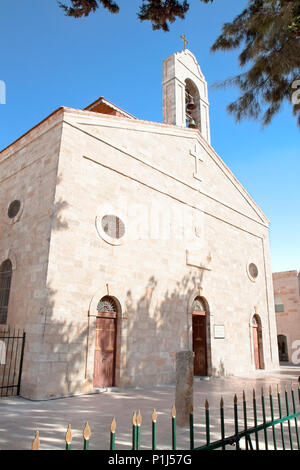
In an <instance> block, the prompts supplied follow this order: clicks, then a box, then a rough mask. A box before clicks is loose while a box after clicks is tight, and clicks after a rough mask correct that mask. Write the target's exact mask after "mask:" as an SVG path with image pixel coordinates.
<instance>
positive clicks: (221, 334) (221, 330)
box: [215, 325, 225, 339]
mask: <svg viewBox="0 0 300 470" xmlns="http://www.w3.org/2000/svg"><path fill="white" fill-rule="evenodd" d="M215 338H216V339H224V338H225V326H224V325H215Z"/></svg>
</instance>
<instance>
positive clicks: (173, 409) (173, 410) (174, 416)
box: [171, 405, 176, 418]
mask: <svg viewBox="0 0 300 470" xmlns="http://www.w3.org/2000/svg"><path fill="white" fill-rule="evenodd" d="M171 414H172V418H176V408H175V405H173V408H172V411H171Z"/></svg>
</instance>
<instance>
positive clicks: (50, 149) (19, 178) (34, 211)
mask: <svg viewBox="0 0 300 470" xmlns="http://www.w3.org/2000/svg"><path fill="white" fill-rule="evenodd" d="M60 120H61V113H60V112H58V113H56V114H54V115H53V116H52V117H50V118H48V120H47V122H45V123H42V124H40V125H39V126H38V127H36V128H34V129H33V130H31V131H30V132H28V133H27V134H26V135H25V136H23V137H22V138H20V139H19V140H18V141H16V142H15V143H13V144H12V145H11V146H10V147H8V148H7V149H5V150H4V151H2V152H1V153H0V206H1V207H0V211H1V230H0V263H2V262H3V261H4V260H5V259H7V258H9V259H10V260H11V261H12V264H13V274H12V283H11V290H10V298H9V307H8V318H7V323H8V324H9V325H11V326H13V327H17V328H24V329H25V331H26V334H27V339H26V345H25V356H24V364H23V376H22V390H21V394H22V395H23V396H25V397H29V398H34V397H36V396H37V395H38V392H37V390H38V389H39V374H40V371H41V370H44V367H45V362H44V361H45V360H46V359H47V361H48V360H49V356H48V353H49V351H48V350H47V348H45V347H44V345H43V334H44V326H45V318H46V315H47V309H48V307H49V305H48V291H47V286H46V278H47V269H48V252H49V243H50V235H51V225H52V226H54V225H55V224H56V223H57V219H56V212H55V211H56V209H57V206H54V194H55V185H56V175H57V163H58V154H59V148H60V137H61V125H60ZM14 200H20V201H21V209H20V211H19V213H18V215H17V217H16V218H15V219H13V220H12V219H9V217H8V215H7V208H8V206H9V204H10V203H11V202H12V201H14ZM0 328H1V326H0ZM2 328H3V327H2ZM46 367H47V366H46ZM45 385H46V384H45V383H43V390H44V389H45Z"/></svg>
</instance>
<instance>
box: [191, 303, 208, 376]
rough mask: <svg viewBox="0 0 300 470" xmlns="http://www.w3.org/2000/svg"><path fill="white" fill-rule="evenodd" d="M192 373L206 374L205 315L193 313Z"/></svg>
mask: <svg viewBox="0 0 300 470" xmlns="http://www.w3.org/2000/svg"><path fill="white" fill-rule="evenodd" d="M193 351H194V354H195V356H194V374H195V375H202V376H205V375H207V353H206V316H205V313H204V312H203V314H201V315H193Z"/></svg>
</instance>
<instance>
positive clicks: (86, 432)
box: [83, 422, 91, 441]
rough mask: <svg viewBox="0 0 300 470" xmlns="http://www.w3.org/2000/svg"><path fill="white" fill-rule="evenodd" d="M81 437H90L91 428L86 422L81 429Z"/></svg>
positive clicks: (86, 438)
mask: <svg viewBox="0 0 300 470" xmlns="http://www.w3.org/2000/svg"><path fill="white" fill-rule="evenodd" d="M83 437H84V439H85V440H86V441H87V440H88V439H89V438H90V437H91V429H90V427H89V423H88V422H86V423H85V426H84V430H83Z"/></svg>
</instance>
